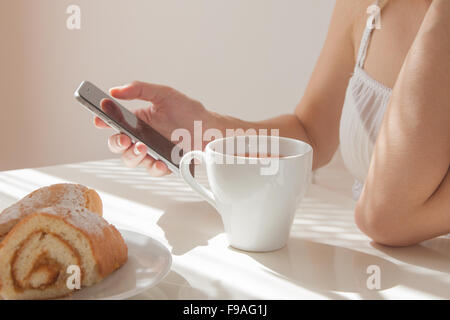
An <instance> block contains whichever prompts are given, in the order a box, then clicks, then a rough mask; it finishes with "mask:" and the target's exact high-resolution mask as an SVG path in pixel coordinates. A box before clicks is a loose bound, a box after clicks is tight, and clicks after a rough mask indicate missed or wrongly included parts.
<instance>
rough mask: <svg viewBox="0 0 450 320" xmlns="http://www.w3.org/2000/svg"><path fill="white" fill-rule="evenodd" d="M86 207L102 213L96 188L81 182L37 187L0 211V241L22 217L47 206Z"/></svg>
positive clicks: (100, 201)
mask: <svg viewBox="0 0 450 320" xmlns="http://www.w3.org/2000/svg"><path fill="white" fill-rule="evenodd" d="M59 206H62V207H69V208H78V207H82V208H86V209H88V210H90V211H91V212H94V213H97V214H99V215H102V213H103V212H102V211H103V206H102V200H101V199H100V197H99V195H98V194H97V192H96V191H95V190H92V189H89V188H87V187H85V186H82V185H80V184H69V183H62V184H54V185H51V186H48V187H43V188H40V189H37V190H35V191H33V192H32V193H30V194H29V195H27V196H25V197H24V198H23V199H21V200H20V201H18V202H16V203H15V204H13V205H12V206H10V207H9V208H6V209H5V210H3V212H2V213H0V241H1V240H2V238H4V237H5V235H6V234H7V233H8V232H9V231H10V230H11V229H12V227H14V225H16V223H18V222H19V221H20V220H21V219H22V218H24V217H26V216H27V215H29V214H30V213H33V212H36V210H38V209H41V208H45V207H59Z"/></svg>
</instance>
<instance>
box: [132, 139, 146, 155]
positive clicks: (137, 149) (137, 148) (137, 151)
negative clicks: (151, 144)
mask: <svg viewBox="0 0 450 320" xmlns="http://www.w3.org/2000/svg"><path fill="white" fill-rule="evenodd" d="M143 145H144V144H143V143H141V142H138V143H136V144H135V145H134V148H133V152H134V154H135V155H137V156H138V155H140V154H141V153H142V152H143V150H142V151H141V150H139V148H141V149H143V147H142V146H143Z"/></svg>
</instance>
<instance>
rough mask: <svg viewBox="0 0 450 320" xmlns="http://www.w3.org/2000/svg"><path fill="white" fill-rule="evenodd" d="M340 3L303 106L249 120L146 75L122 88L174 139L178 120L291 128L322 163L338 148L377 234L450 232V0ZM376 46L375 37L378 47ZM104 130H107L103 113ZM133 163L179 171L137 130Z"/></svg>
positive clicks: (389, 240)
mask: <svg viewBox="0 0 450 320" xmlns="http://www.w3.org/2000/svg"><path fill="white" fill-rule="evenodd" d="M372 4H373V0H371V1H366V0H364V1H362V0H338V1H337V4H336V6H335V9H334V13H333V17H332V21H331V25H330V29H329V32H328V36H327V39H326V42H325V45H324V47H323V49H322V53H321V55H320V58H319V60H318V62H317V65H316V67H315V69H314V72H313V74H312V76H311V79H310V82H309V84H308V87H307V90H306V92H305V95H304V97H303V98H302V100H301V101H300V103H299V104H298V106H297V108H296V109H295V112H294V114H287V115H281V116H279V117H276V118H273V119H269V120H265V121H261V122H245V121H241V120H239V119H235V118H231V117H227V116H223V115H219V114H215V113H212V112H210V111H208V110H206V109H205V108H204V107H203V105H202V104H201V103H200V102H197V101H194V100H192V99H190V98H188V97H186V96H185V95H183V94H182V93H180V92H177V91H176V90H174V89H171V88H168V87H164V86H159V85H154V84H146V83H141V82H134V83H132V84H129V85H126V86H124V87H118V88H113V89H111V95H112V96H114V97H116V98H118V99H141V100H146V101H149V102H151V103H152V105H153V106H152V107H151V108H146V109H142V110H139V111H137V115H138V116H139V117H141V118H142V119H144V120H145V121H147V122H148V123H151V125H152V126H153V127H154V128H155V129H157V130H158V131H160V132H161V133H162V134H164V135H165V136H166V137H170V135H171V132H172V131H173V130H174V129H176V128H187V129H190V130H192V129H193V122H194V120H202V121H203V128H204V129H207V128H219V129H221V130H223V131H225V129H226V128H243V129H249V128H254V129H272V128H276V129H280V135H282V136H286V137H292V138H296V139H300V140H303V141H306V142H307V143H309V144H311V145H312V146H313V148H314V163H313V169H317V168H320V167H321V166H324V165H325V164H327V163H328V162H329V161H330V159H331V157H332V156H333V154H334V153H335V151H336V150H337V148H338V145H339V144H340V145H341V150H342V155H343V159H344V162H345V164H346V166H347V167H348V169H349V171H350V172H351V173H352V174H353V175H354V176H355V178H356V180H357V182H356V184H355V188H354V193H355V196H356V197H358V202H357V205H356V209H355V220H356V224H357V225H358V227H359V228H360V229H361V230H362V231H363V232H365V233H366V234H367V235H368V236H370V237H371V238H372V239H373V240H374V241H376V242H378V243H381V244H385V245H392V246H406V245H411V244H415V243H418V242H421V241H423V240H426V239H430V238H433V237H436V236H439V235H444V234H447V233H450V178H449V176H450V174H449V166H450V1H448V0H390V1H380V3H378V2H377V4H379V6H380V7H381V8H382V20H381V22H382V28H381V29H374V28H373V26H371V25H368V24H366V19H367V14H366V9H367V8H368V7H369V6H370V5H372ZM369 44H370V46H369ZM95 124H96V125H97V126H98V127H106V125H105V124H104V123H103V122H102V121H101V120H99V119H95ZM109 146H110V149H111V150H112V151H113V152H115V153H121V154H122V158H123V161H124V162H125V164H126V165H127V166H129V167H135V166H138V165H142V166H144V167H146V168H147V169H148V171H149V172H150V174H151V175H153V176H161V175H164V174H167V173H168V172H169V171H168V169H167V168H166V166H165V165H164V163H162V162H160V161H155V160H154V159H152V158H151V157H149V156H148V155H146V150H145V148H146V147H145V146H144V145H140V144H138V145H132V144H131V141H130V139H129V138H128V137H127V136H125V135H114V136H112V137H110V139H109Z"/></svg>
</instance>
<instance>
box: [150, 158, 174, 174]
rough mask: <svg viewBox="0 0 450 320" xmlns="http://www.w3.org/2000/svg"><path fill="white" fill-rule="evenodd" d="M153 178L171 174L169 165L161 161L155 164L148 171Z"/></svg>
mask: <svg viewBox="0 0 450 320" xmlns="http://www.w3.org/2000/svg"><path fill="white" fill-rule="evenodd" d="M147 171H148V172H149V173H150V175H151V176H153V177H162V176H165V175H168V174H170V173H171V171H170V170H169V168H168V167H167V165H166V164H165V163H164V162H162V161H161V160H157V161H155V162H154V163H153V165H152V166H151V167H150V168H148V169H147Z"/></svg>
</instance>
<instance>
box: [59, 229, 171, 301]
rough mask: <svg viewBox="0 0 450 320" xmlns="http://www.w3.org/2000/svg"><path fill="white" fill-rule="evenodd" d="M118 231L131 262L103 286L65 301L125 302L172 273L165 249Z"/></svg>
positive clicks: (144, 237) (110, 277)
mask: <svg viewBox="0 0 450 320" xmlns="http://www.w3.org/2000/svg"><path fill="white" fill-rule="evenodd" d="M119 231H120V233H121V234H122V236H123V238H124V239H125V242H126V244H127V246H128V261H127V262H126V263H125V264H124V265H123V266H122V267H121V268H120V269H119V270H116V271H115V272H113V273H112V274H111V275H109V276H108V277H106V279H104V280H103V281H102V282H100V283H98V284H96V285H94V286H92V287H87V288H83V289H82V290H80V291H77V292H76V293H74V294H72V295H71V296H69V297H67V298H65V299H69V300H92V299H101V300H106V299H108V300H119V299H126V298H130V297H133V296H135V295H138V294H139V293H142V292H143V291H145V290H147V289H148V288H150V287H153V286H155V285H156V284H157V283H158V282H160V281H161V280H162V279H163V278H164V277H165V276H166V275H167V273H169V271H170V266H171V265H172V256H171V254H170V252H169V250H167V248H166V247H165V246H164V245H162V244H161V243H160V242H158V241H156V240H154V239H152V238H150V237H149V236H146V235H143V234H140V233H136V232H133V231H128V230H119Z"/></svg>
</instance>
